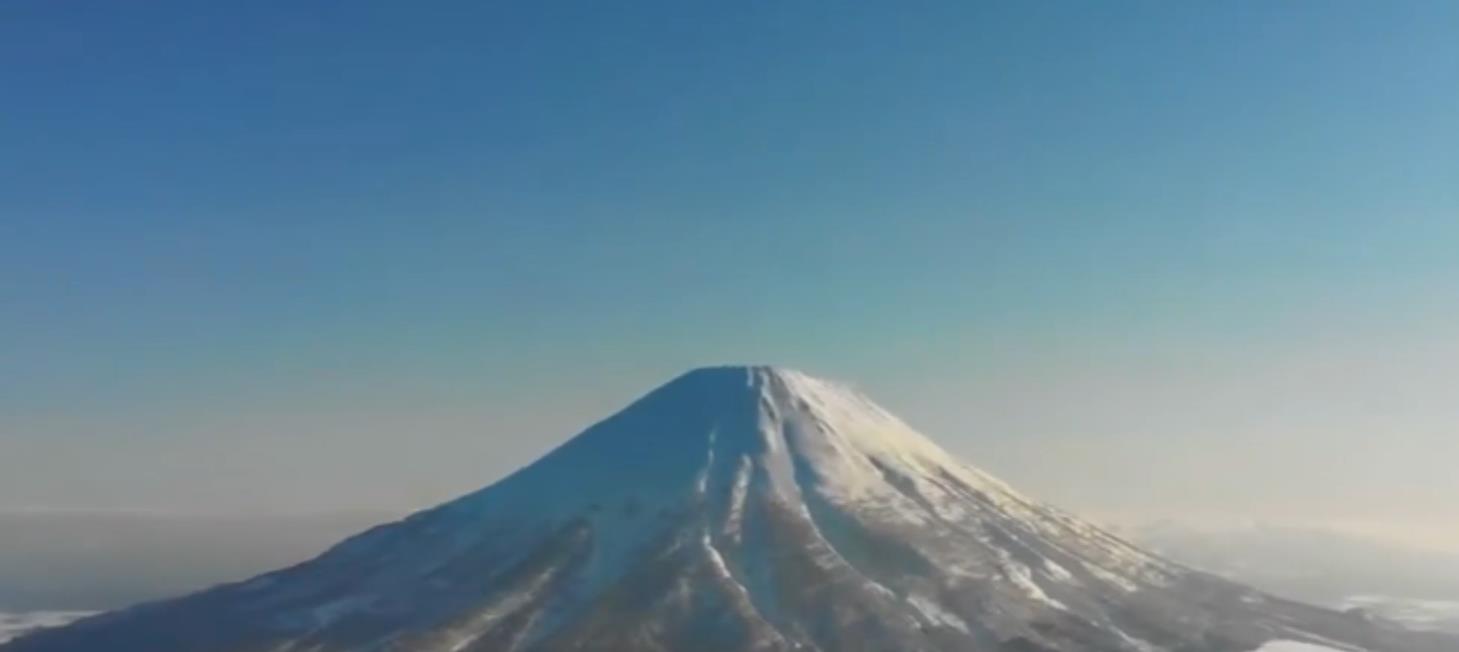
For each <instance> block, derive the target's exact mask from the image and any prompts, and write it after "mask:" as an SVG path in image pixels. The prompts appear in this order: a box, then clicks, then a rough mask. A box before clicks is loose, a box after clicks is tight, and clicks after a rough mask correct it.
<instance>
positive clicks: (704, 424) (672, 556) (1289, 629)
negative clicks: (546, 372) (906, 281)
mask: <svg viewBox="0 0 1459 652" xmlns="http://www.w3.org/2000/svg"><path fill="white" fill-rule="evenodd" d="M1276 641H1286V642H1289V643H1308V644H1314V645H1320V646H1323V647H1326V648H1330V649H1333V650H1347V651H1352V650H1368V651H1370V652H1454V651H1455V650H1459V639H1454V638H1447V637H1444V636H1443V635H1440V634H1434V633H1415V632H1407V631H1404V630H1402V629H1399V628H1397V627H1396V626H1391V625H1388V624H1385V623H1383V622H1378V621H1374V620H1371V619H1369V618H1367V617H1365V616H1363V615H1361V614H1344V613H1340V612H1336V611H1329V610H1324V609H1320V608H1316V607H1309V606H1305V605H1302V604H1299V603H1295V602H1290V601H1285V600H1281V599H1277V598H1273V597H1270V596H1267V595H1264V594H1261V593H1259V592H1257V591H1255V590H1252V589H1248V588H1245V587H1242V586H1240V585H1237V584H1233V583H1230V582H1227V581H1224V580H1221V579H1218V578H1216V577H1214V576H1210V575H1206V574H1203V573H1199V572H1196V571H1192V570H1189V569H1186V568H1184V567H1181V566H1179V565H1176V564H1174V563H1171V562H1168V561H1166V560H1164V559H1161V558H1159V557H1157V556H1154V555H1152V554H1149V553H1147V552H1145V551H1143V550H1141V549H1139V548H1136V547H1134V546H1132V545H1130V544H1128V543H1126V542H1125V541H1123V540H1121V539H1119V538H1117V537H1115V536H1113V535H1111V534H1109V533H1107V532H1105V531H1103V530H1100V529H1098V528H1096V527H1094V526H1091V525H1089V524H1087V523H1085V522H1083V521H1081V520H1079V519H1077V518H1074V517H1072V516H1070V515H1068V514H1065V513H1063V512H1060V511H1058V510H1056V509H1054V508H1051V507H1049V506H1046V505H1042V504H1039V503H1037V502H1035V501H1032V500H1030V499H1028V498H1025V497H1023V496H1021V495H1019V494H1018V493H1017V492H1015V491H1014V490H1013V489H1011V488H1009V487H1008V486H1007V485H1005V484H1003V483H1002V482H1000V481H998V480H996V479H994V478H993V477H991V476H989V475H987V474H985V473H983V472H981V471H978V470H977V469H974V468H972V467H970V466H967V465H965V464H962V463H960V462H958V461H957V460H955V459H953V458H952V457H950V456H949V455H948V454H947V453H946V452H944V451H943V450H942V449H940V448H939V447H938V446H937V445H935V444H933V443H932V442H931V441H929V440H928V439H926V438H925V437H923V436H922V435H920V434H918V433H916V432H915V431H913V430H912V429H911V428H909V427H908V426H907V425H906V424H904V423H902V422H901V421H900V420H898V419H897V418H896V417H894V416H892V415H891V414H889V413H888V412H886V411H885V410H883V409H881V408H880V407H878V406H877V405H875V404H874V403H872V402H871V401H870V400H868V399H867V398H865V397H864V396H862V395H860V394H859V393H857V392H855V391H852V390H850V389H848V388H846V387H843V386H840V385H837V384H834V383H830V382H826V381H822V380H818V379H815V378H811V377H809V376H806V375H804V374H801V373H797V372H793V371H787V370H782V369H776V368H769V367H720V368H710V369H701V370H697V371H693V372H690V373H688V374H686V375H684V376H681V377H680V378H678V379H676V380H674V381H672V382H670V383H669V384H667V385H665V386H663V387H661V388H659V389H657V390H655V391H653V392H652V393H650V394H649V395H647V396H645V397H644V398H642V399H640V400H639V401H637V402H635V403H634V404H633V405H631V406H629V407H628V408H627V409H625V410H623V411H622V412H620V413H618V414H616V415H614V416H612V417H610V418H608V419H607V420H605V421H603V422H601V423H599V424H597V425H595V426H593V427H592V428H590V429H588V430H587V431H586V432H584V433H582V434H581V435H579V436H577V437H576V438H574V439H572V440H571V441H569V442H568V443H566V444H564V445H563V446H561V447H560V448H558V449H557V450H555V451H553V452H551V453H550V454H548V455H547V456H545V457H543V458H542V459H541V460H539V461H537V462H536V463H534V464H532V465H531V466H528V467H526V468H524V469H522V470H521V471H518V472H517V473H515V474H513V475H512V476H510V477H508V478H506V479H505V480H502V481H501V482H498V483H497V484H494V485H492V486H490V487H487V488H486V489H483V490H481V491H478V492H476V493H473V494H470V495H467V496H465V497H462V498H460V499H457V500H455V501H452V502H449V503H446V504H444V505H441V506H439V507H436V508H434V509H430V510H427V511H423V512H420V513H417V514H415V515H413V516H411V517H409V518H407V519H405V520H403V521H400V522H398V523H392V524H389V525H384V526H381V527H377V528H375V529H372V530H369V531H367V532H364V533H363V534H360V535H358V536H355V537H353V538H351V539H348V540H346V541H344V542H343V543H341V544H339V545H338V546H336V547H334V548H333V549H331V550H329V551H327V552H326V553H324V554H323V555H321V556H320V557H318V558H316V559H314V560H312V561H308V562H305V563H303V564H300V565H298V566H294V567H292V568H287V569H284V570H280V571H277V572H273V573H269V574H266V575H262V576H260V577H257V578H254V579H251V580H248V581H245V582H241V583H237V584H230V585H225V586H220V587H217V588H214V589H211V590H208V591H205V592H202V593H199V594H195V595H192V596H187V597H183V598H179V599H176V600H171V601H165V602H158V603H153V604H147V605H142V606H139V607H134V608H131V609H127V610H123V611H118V612H113V613H110V614H104V615H101V616H97V617H93V618H89V619H86V620H83V621H81V622H79V623H76V624H74V625H71V626H69V627H66V628H61V629H54V630H46V631H42V632H39V633H37V634H35V635H32V636H27V637H24V638H21V639H18V640H16V641H14V642H12V643H10V644H9V645H8V646H5V647H3V652H82V651H85V652H92V651H96V650H107V651H108V652H266V651H268V652H315V651H317V652H330V651H336V650H339V651H343V650H351V651H360V650H400V651H413V652H464V651H478V652H497V651H507V650H516V651H521V652H553V651H566V650H601V651H604V652H614V651H624V652H627V651H653V650H673V651H684V652H691V651H692V652H714V651H723V652H740V651H745V652H749V651H764V652H770V651H791V650H805V651H811V650H821V651H825V652H853V651H858V650H865V651H875V652H886V651H892V650H896V651H913V650H925V651H949V652H950V651H953V650H958V651H966V650H976V651H989V652H993V651H1000V652H1096V651H1105V652H1117V651H1124V652H1153V651H1170V652H1238V651H1239V652H1245V651H1249V650H1256V649H1258V648H1262V647H1263V646H1267V645H1269V644H1272V643H1273V642H1276ZM1267 649H1279V648H1277V647H1268V648H1267Z"/></svg>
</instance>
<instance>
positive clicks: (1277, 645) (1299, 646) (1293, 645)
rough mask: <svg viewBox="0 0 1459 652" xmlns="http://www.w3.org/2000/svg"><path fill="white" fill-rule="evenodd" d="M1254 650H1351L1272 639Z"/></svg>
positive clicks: (1265, 651) (1339, 651)
mask: <svg viewBox="0 0 1459 652" xmlns="http://www.w3.org/2000/svg"><path fill="white" fill-rule="evenodd" d="M1256 652H1351V651H1350V650H1339V649H1337V648H1335V647H1327V646H1325V645H1316V644H1313V643H1299V642H1297V641H1272V642H1270V643H1267V644H1266V645H1263V646H1261V649H1259V650H1257V651H1256Z"/></svg>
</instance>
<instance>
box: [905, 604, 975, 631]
mask: <svg viewBox="0 0 1459 652" xmlns="http://www.w3.org/2000/svg"><path fill="white" fill-rule="evenodd" d="M907 604H910V605H912V607H913V608H914V609H916V610H917V612H918V613H920V614H922V617H924V618H926V619H927V622H930V623H932V624H934V625H942V626H945V627H951V628H953V629H956V630H958V631H960V632H963V633H967V632H968V624H967V623H966V622H963V619H962V618H958V617H957V614H954V613H952V612H950V611H948V610H946V609H943V608H942V605H940V604H937V603H936V602H935V601H933V600H932V599H930V598H924V597H922V596H920V595H909V596H907Z"/></svg>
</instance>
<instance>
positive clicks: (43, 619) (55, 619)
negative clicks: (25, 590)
mask: <svg viewBox="0 0 1459 652" xmlns="http://www.w3.org/2000/svg"><path fill="white" fill-rule="evenodd" d="M91 613H92V612H90V611H23V612H4V611H0V643H4V642H5V641H8V640H10V639H12V638H15V637H17V636H20V635H21V634H24V633H26V632H29V631H32V630H36V629H41V628H44V627H60V626H62V625H65V624H68V623H70V622H73V621H75V620H78V619H81V618H85V617H87V616H89V615H91Z"/></svg>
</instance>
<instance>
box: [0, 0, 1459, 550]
mask: <svg viewBox="0 0 1459 652" xmlns="http://www.w3.org/2000/svg"><path fill="white" fill-rule="evenodd" d="M427 4H428V5H429V6H423V5H421V3H401V2H383V1H382V2H350V3H304V2H295V1H288V2H282V1H257V2H246V3H230V6H226V7H225V6H218V4H217V3H197V2H180V1H160V2H147V3H119V2H100V1H96V2H86V1H83V2H51V1H46V0H18V1H16V0H12V1H9V2H5V3H3V4H0V62H3V65H0V509H22V508H46V509H147V510H163V511H172V510H177V511H202V512H209V511H258V512H276V511H310V510H334V509H347V508H349V509H352V508H384V509H392V510H393V509H407V508H410V507H414V506H420V505H423V504H428V503H431V502H434V501H438V500H441V499H444V498H447V497H449V496H451V495H453V494H455V493H458V492H461V491H465V490H468V489H471V488H474V487H476V486H479V485H482V484H485V483H487V482H490V481H491V480H494V479H496V478H497V477H499V476H500V475H501V474H503V473H505V472H507V471H510V470H511V469H513V468H515V467H517V466H518V465H520V464H522V463H524V462H526V461H529V460H530V459H532V458H534V457H535V456H536V455H537V454H539V453H540V452H542V451H543V450H545V449H547V448H548V447H550V446H552V445H554V444H556V443H558V442H560V441H562V440H563V439H564V438H566V437H568V436H570V435H571V434H573V433H574V432H576V431H577V430H579V429H580V428H581V427H582V426H584V425H586V424H587V423H589V422H591V421H592V420H594V419H596V418H598V417H601V416H603V415H605V414H606V413H607V412H610V411H612V410H614V409H616V408H617V407H620V406H621V405H622V404H623V403H625V402H627V401H628V400H630V399H632V398H633V397H635V396H636V395H638V394H640V393H642V392H643V391H645V390H647V389H648V388H650V387H652V386H653V385H656V384H658V383H659V382H662V381H664V380H666V379H667V378H669V377H671V376H673V375H675V374H677V373H679V372H681V371H682V370H684V369H686V368H689V367H692V366H697V365H702V364H710V363H720V362H738V361H749V362H772V363H779V364H785V365H789V366H794V367H799V368H803V369H806V370H808V371H811V372H813V373H819V374H822V375H828V376H833V377H839V378H843V379H846V380H850V381H852V382H854V383H855V384H858V385H860V386H861V387H863V388H864V389H866V390H868V391H869V392H870V393H871V394H873V395H874V396H876V397H877V398H878V399H880V400H882V401H883V402H884V403H886V404H887V405H888V406H889V407H891V408H892V409H894V410H895V411H898V412H899V413H901V414H902V415H903V416H904V417H906V418H907V419H908V420H909V421H911V422H912V423H913V424H914V425H917V426H919V427H921V428H922V429H923V430H925V431H927V432H929V434H931V435H933V436H934V437H935V438H937V439H939V440H940V441H942V442H943V443H945V444H946V445H947V446H948V447H949V448H950V449H952V450H954V451H955V452H957V453H959V454H961V455H963V456H965V457H967V458H968V459H970V460H971V461H973V462H974V463H977V464H980V465H981V466H984V467H985V468H988V469H989V470H992V471H994V472H996V473H998V474H1001V475H1003V476H1005V477H1006V478H1008V479H1009V480H1011V481H1013V482H1015V483H1016V484H1018V485H1020V486H1022V487H1023V488H1024V489H1026V490H1027V491H1029V492H1030V493H1033V494H1035V495H1039V496H1042V497H1046V498H1050V499H1053V500H1055V501H1057V502H1060V503H1061V504H1065V505H1067V506H1070V507H1073V508H1076V509H1079V510H1083V511H1088V512H1094V513H1107V514H1124V513H1131V514H1138V515H1141V516H1145V515H1167V514H1178V515H1221V516H1232V517H1237V518H1247V517H1251V518H1270V519H1316V520H1322V521H1325V522H1333V523H1338V522H1341V523H1351V524H1358V525H1357V526H1360V527H1390V526H1391V528H1392V530H1391V532H1392V533H1395V534H1397V535H1402V536H1406V537H1409V538H1413V539H1423V540H1425V541H1428V542H1442V543H1443V544H1444V545H1449V546H1451V547H1455V548H1459V473H1455V460H1459V381H1456V378H1459V337H1456V333H1459V38H1455V35H1456V34H1459V4H1456V3H1453V2H1449V1H1447V0H1436V1H1429V2H1423V1H1419V2H1405V3H1380V2H1366V1H1363V2H1346V1H1331V2H1299V1H1293V2H1265V1H1260V2H1258V1H1247V2H1242V1H1238V2H1220V3H1215V2H1205V3H1195V2H1174V3H1172V2H1121V3H1114V4H1110V3H1073V2H1042V3H1013V2H982V3H970V2H946V3H930V2H929V3H922V2H913V3H793V2H759V1H755V2H732V3H693V2H662V3H654V2H639V3H606V2H597V3H526V2H520V3H518V2H442V3H427ZM854 5H871V6H854Z"/></svg>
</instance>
